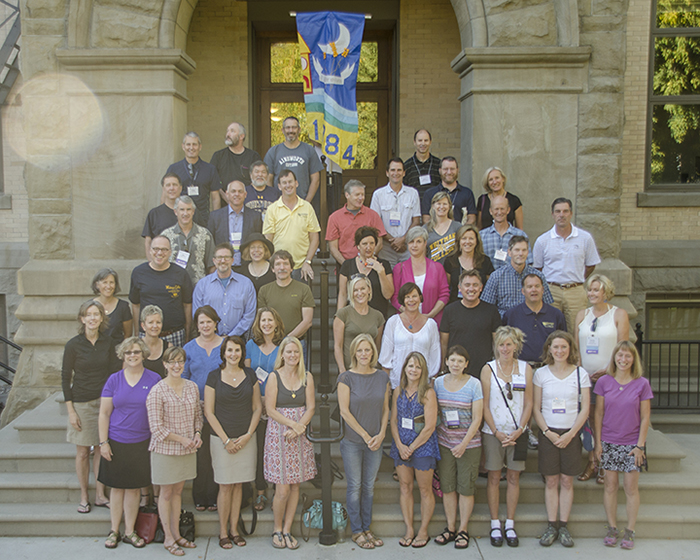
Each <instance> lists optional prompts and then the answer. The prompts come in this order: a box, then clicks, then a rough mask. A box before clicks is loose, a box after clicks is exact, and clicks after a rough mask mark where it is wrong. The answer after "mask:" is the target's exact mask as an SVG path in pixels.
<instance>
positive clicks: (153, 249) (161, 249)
mask: <svg viewBox="0 0 700 560" xmlns="http://www.w3.org/2000/svg"><path fill="white" fill-rule="evenodd" d="M168 251H170V248H169V247H151V252H152V253H167V252H168Z"/></svg>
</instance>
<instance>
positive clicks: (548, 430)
mask: <svg viewBox="0 0 700 560" xmlns="http://www.w3.org/2000/svg"><path fill="white" fill-rule="evenodd" d="M550 431H551V430H550V429H549V428H547V429H546V430H545V431H543V432H542V433H543V434H546V433H547V432H550Z"/></svg>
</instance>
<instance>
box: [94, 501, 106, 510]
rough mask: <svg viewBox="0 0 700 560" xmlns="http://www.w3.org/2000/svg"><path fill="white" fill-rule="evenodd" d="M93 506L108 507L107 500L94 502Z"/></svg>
mask: <svg viewBox="0 0 700 560" xmlns="http://www.w3.org/2000/svg"><path fill="white" fill-rule="evenodd" d="M95 507H102V508H107V509H109V502H100V503H99V504H98V503H97V502H95Z"/></svg>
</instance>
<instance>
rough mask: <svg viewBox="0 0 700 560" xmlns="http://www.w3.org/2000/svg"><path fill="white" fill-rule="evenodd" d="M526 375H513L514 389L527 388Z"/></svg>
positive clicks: (522, 389) (521, 389)
mask: <svg viewBox="0 0 700 560" xmlns="http://www.w3.org/2000/svg"><path fill="white" fill-rule="evenodd" d="M525 381H526V380H525V376H524V375H519V374H518V375H514V376H513V391H524V390H525Z"/></svg>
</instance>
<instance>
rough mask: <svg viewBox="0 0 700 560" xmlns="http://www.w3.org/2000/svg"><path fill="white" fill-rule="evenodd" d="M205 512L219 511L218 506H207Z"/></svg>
mask: <svg viewBox="0 0 700 560" xmlns="http://www.w3.org/2000/svg"><path fill="white" fill-rule="evenodd" d="M207 511H211V512H215V511H219V506H217V505H216V504H214V505H213V506H207Z"/></svg>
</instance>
